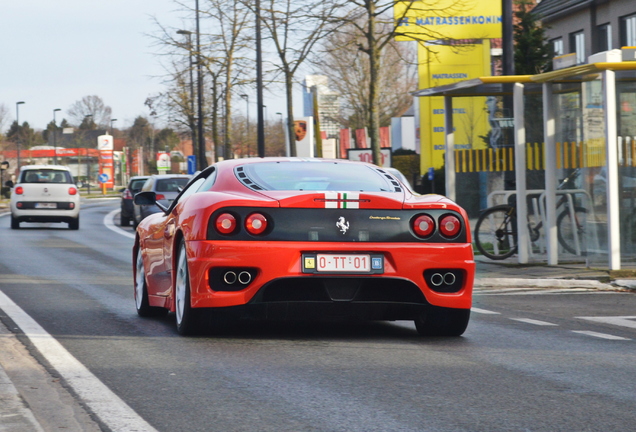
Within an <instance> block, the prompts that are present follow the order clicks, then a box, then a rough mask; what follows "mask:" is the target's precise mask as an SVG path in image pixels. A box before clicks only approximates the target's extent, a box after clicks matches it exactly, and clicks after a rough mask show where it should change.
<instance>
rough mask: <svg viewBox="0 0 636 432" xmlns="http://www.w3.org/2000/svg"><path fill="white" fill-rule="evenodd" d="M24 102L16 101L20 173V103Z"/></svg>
mask: <svg viewBox="0 0 636 432" xmlns="http://www.w3.org/2000/svg"><path fill="white" fill-rule="evenodd" d="M22 104H24V101H20V102H16V103H15V123H16V124H17V125H18V129H17V140H16V145H17V147H18V174H19V173H20V110H19V108H20V105H22Z"/></svg>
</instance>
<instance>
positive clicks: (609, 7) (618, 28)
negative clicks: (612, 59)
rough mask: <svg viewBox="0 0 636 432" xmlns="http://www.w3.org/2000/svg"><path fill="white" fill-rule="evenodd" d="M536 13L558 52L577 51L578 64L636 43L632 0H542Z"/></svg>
mask: <svg viewBox="0 0 636 432" xmlns="http://www.w3.org/2000/svg"><path fill="white" fill-rule="evenodd" d="M534 12H535V13H536V14H538V16H539V17H540V19H541V21H542V23H543V24H544V26H545V27H546V34H547V35H548V37H549V39H550V42H551V43H552V47H553V49H554V52H555V55H556V56H560V55H564V54H570V53H573V54H575V64H584V63H587V58H588V57H589V56H590V55H592V54H595V53H598V52H603V51H609V50H612V49H617V48H622V47H633V46H636V2H634V1H632V0H592V1H590V0H543V1H541V2H540V3H539V4H538V5H537V6H536V8H535V9H534Z"/></svg>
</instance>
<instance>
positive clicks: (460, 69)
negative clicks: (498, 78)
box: [418, 40, 490, 170]
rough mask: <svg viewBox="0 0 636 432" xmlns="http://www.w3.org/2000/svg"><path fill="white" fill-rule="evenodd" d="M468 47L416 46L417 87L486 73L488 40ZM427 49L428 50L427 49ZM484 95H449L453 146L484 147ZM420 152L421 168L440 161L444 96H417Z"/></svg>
mask: <svg viewBox="0 0 636 432" xmlns="http://www.w3.org/2000/svg"><path fill="white" fill-rule="evenodd" d="M482 42H483V43H481V44H476V45H472V46H470V47H462V49H460V50H458V49H457V47H456V46H448V45H435V46H429V47H422V46H420V47H419V48H418V50H419V51H418V59H419V63H420V66H419V71H418V73H419V88H430V87H437V86H441V85H446V84H452V83H455V82H458V81H464V80H468V79H473V78H479V77H482V76H488V75H490V43H489V41H488V40H484V41H482ZM427 48H428V49H427ZM486 101H487V98H486V97H465V98H457V97H455V98H453V126H454V129H455V148H456V149H478V148H486V147H487V145H486V143H485V141H484V138H483V137H485V136H486V135H487V134H488V131H489V130H490V124H489V122H488V107H487V105H486ZM419 113H420V143H421V146H420V154H421V158H422V165H421V166H422V169H423V170H426V169H428V168H430V167H435V168H441V167H442V166H443V164H444V151H445V139H446V133H445V124H444V97H443V96H432V97H421V98H419Z"/></svg>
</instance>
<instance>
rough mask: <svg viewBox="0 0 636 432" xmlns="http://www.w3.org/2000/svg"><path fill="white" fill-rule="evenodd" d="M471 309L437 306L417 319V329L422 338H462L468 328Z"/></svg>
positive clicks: (431, 307)
mask: <svg viewBox="0 0 636 432" xmlns="http://www.w3.org/2000/svg"><path fill="white" fill-rule="evenodd" d="M469 320H470V309H452V308H443V307H437V306H430V308H429V309H428V310H427V311H426V312H423V313H422V314H420V316H418V317H417V318H416V319H415V328H417V332H418V333H419V334H420V335H421V336H453V337H457V336H461V335H462V334H464V332H465V331H466V327H468V321H469Z"/></svg>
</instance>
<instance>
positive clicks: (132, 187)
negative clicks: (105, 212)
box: [119, 176, 149, 226]
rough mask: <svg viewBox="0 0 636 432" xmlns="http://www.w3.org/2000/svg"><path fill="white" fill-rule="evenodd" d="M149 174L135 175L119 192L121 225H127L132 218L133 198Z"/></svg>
mask: <svg viewBox="0 0 636 432" xmlns="http://www.w3.org/2000/svg"><path fill="white" fill-rule="evenodd" d="M148 177H149V176H135V177H131V178H130V180H129V181H128V186H127V187H126V189H124V190H123V191H122V193H121V211H120V212H119V221H120V225H121V226H128V225H130V222H131V221H132V220H133V198H134V196H135V194H136V193H137V192H139V191H140V190H141V187H142V186H143V185H144V183H146V180H148Z"/></svg>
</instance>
